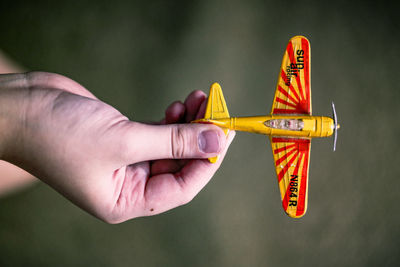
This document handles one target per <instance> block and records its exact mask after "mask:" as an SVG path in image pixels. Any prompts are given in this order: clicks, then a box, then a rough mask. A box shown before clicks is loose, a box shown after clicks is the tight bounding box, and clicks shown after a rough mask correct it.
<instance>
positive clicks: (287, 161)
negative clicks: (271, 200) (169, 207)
mask: <svg viewBox="0 0 400 267" xmlns="http://www.w3.org/2000/svg"><path fill="white" fill-rule="evenodd" d="M310 141H311V140H310V139H302V138H278V137H272V138H271V145H272V153H273V155H274V161H275V169H276V174H277V176H278V183H279V189H280V192H281V199H282V206H283V209H284V210H285V212H286V213H287V214H288V215H289V216H290V217H293V218H299V217H301V216H303V215H304V214H305V213H306V210H307V197H308V189H307V188H308V165H309V161H310V149H311V142H310Z"/></svg>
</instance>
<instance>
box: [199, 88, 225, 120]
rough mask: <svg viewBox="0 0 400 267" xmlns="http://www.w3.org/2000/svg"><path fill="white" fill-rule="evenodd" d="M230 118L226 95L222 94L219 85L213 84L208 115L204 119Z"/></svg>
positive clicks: (208, 103) (207, 109)
mask: <svg viewBox="0 0 400 267" xmlns="http://www.w3.org/2000/svg"><path fill="white" fill-rule="evenodd" d="M224 118H229V112H228V108H227V107H226V102H225V98H224V95H223V94H222V89H221V86H220V85H219V84H218V83H213V84H212V85H211V88H210V94H209V96H208V102H207V108H206V113H205V115H204V119H211V120H213V119H224Z"/></svg>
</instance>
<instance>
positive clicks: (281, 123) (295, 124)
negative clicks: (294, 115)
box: [264, 119, 304, 131]
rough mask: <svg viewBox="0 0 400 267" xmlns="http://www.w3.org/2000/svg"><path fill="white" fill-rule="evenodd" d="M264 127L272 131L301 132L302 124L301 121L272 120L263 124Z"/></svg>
mask: <svg viewBox="0 0 400 267" xmlns="http://www.w3.org/2000/svg"><path fill="white" fill-rule="evenodd" d="M264 125H265V126H267V127H270V128H274V129H281V130H290V131H301V130H302V129H303V128H304V122H303V120H301V119H272V120H267V121H266V122H264Z"/></svg>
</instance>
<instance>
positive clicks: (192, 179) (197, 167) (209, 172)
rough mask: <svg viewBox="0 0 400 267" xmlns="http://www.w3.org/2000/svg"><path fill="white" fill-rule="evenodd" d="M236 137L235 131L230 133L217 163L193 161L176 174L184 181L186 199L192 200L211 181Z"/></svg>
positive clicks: (183, 187)
mask: <svg viewBox="0 0 400 267" xmlns="http://www.w3.org/2000/svg"><path fill="white" fill-rule="evenodd" d="M234 137H235V131H230V132H229V134H228V136H227V142H226V146H225V148H224V150H223V151H222V153H221V154H220V156H219V158H218V161H217V162H216V163H210V162H209V161H208V160H193V161H192V162H190V164H187V165H186V166H185V167H184V168H183V169H182V170H181V171H180V172H178V173H176V175H175V176H176V178H177V179H178V180H179V179H181V180H182V182H183V183H182V184H181V186H182V189H183V194H184V196H183V197H184V199H190V200H191V199H192V198H193V197H194V196H196V195H197V193H198V192H200V190H201V189H202V188H203V187H204V186H205V185H206V184H207V183H208V182H209V181H210V179H211V177H212V176H213V175H214V173H215V172H216V171H217V169H218V168H219V166H220V165H221V163H222V161H223V159H224V157H225V154H226V152H227V151H228V148H229V146H230V144H231V143H232V141H233V138H234Z"/></svg>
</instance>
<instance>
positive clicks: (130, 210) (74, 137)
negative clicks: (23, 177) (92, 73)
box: [0, 72, 234, 223]
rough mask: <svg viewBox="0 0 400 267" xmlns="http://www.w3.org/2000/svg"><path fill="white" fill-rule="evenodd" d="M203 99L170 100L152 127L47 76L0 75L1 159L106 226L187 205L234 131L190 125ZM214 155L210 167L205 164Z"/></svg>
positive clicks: (62, 79)
mask: <svg viewBox="0 0 400 267" xmlns="http://www.w3.org/2000/svg"><path fill="white" fill-rule="evenodd" d="M205 104H206V95H205V94H204V93H203V92H201V91H194V92H192V93H191V94H190V95H189V96H188V97H187V98H186V100H185V101H184V103H182V102H179V101H176V102H174V103H172V104H171V105H170V106H169V107H168V108H167V109H166V111H165V118H164V119H163V120H162V121H161V123H160V124H159V125H149V124H143V123H139V122H133V121H130V120H129V119H128V118H126V117H125V116H123V115H122V114H121V113H120V112H119V111H118V110H116V109H115V108H113V107H111V106H109V105H107V104H106V103H104V102H102V101H100V100H98V99H97V98H96V97H95V96H94V95H93V94H92V93H90V92H89V91H88V90H86V89H85V88H84V87H83V86H81V85H80V84H78V83H77V82H75V81H73V80H71V79H69V78H67V77H64V76H61V75H57V74H52V73H44V72H31V73H26V74H7V75H0V159H2V160H5V161H7V162H10V163H12V164H14V165H16V166H18V167H20V168H22V169H24V170H26V171H27V172H29V173H31V174H33V175H34V176H36V177H38V178H39V179H41V180H42V181H43V182H45V183H47V184H48V185H50V186H51V187H53V188H54V189H55V190H57V191H58V192H60V193H61V194H63V195H64V196H65V197H66V198H68V199H69V200H71V201H72V202H73V203H75V204H76V205H77V206H79V207H81V208H82V209H84V210H86V211H87V212H89V213H91V214H93V215H94V216H96V217H98V218H99V219H101V220H103V221H105V222H108V223H119V222H123V221H126V220H129V219H132V218H135V217H140V216H149V215H155V214H158V213H162V212H164V211H167V210H169V209H172V208H175V207H177V206H180V205H183V204H186V203H188V202H189V201H190V200H192V199H193V197H194V196H196V195H197V194H198V193H199V191H200V190H201V189H202V188H203V187H204V186H205V185H206V184H207V183H208V181H209V180H210V179H211V178H212V176H213V175H214V173H215V172H216V171H217V169H218V168H219V166H220V164H221V162H222V160H223V158H224V156H225V153H226V151H227V149H228V147H229V144H230V143H231V141H232V140H233V137H234V132H231V133H230V135H229V136H228V137H226V136H225V135H224V133H223V131H222V130H221V129H220V128H218V127H216V126H214V125H210V124H189V123H188V122H190V121H192V120H194V119H197V118H200V117H202V116H203V114H204V110H205ZM216 155H220V159H219V160H218V162H217V163H215V164H212V163H209V162H208V160H207V158H209V157H213V156H216Z"/></svg>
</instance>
